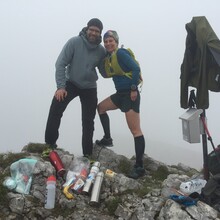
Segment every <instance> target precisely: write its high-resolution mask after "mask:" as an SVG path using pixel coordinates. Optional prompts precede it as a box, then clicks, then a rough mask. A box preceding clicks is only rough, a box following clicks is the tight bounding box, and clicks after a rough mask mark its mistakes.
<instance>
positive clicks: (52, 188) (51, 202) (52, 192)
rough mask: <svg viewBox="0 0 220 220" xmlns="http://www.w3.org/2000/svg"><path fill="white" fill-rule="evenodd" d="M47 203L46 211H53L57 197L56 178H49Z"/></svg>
mask: <svg viewBox="0 0 220 220" xmlns="http://www.w3.org/2000/svg"><path fill="white" fill-rule="evenodd" d="M46 189H47V190H46V191H47V192H46V202H45V206H44V208H45V209H53V208H54V206H55V197H56V177H55V176H53V175H52V176H49V177H48V179H47V187H46Z"/></svg>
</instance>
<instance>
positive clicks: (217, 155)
mask: <svg viewBox="0 0 220 220" xmlns="http://www.w3.org/2000/svg"><path fill="white" fill-rule="evenodd" d="M208 169H209V172H211V173H212V175H216V174H218V173H220V147H219V146H218V147H217V148H215V150H213V151H212V152H211V153H209V154H208Z"/></svg>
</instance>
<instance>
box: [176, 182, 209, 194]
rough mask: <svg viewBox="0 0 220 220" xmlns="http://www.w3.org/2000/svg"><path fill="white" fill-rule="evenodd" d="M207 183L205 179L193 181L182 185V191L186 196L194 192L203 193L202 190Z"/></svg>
mask: <svg viewBox="0 0 220 220" xmlns="http://www.w3.org/2000/svg"><path fill="white" fill-rule="evenodd" d="M206 183H207V181H206V180H204V179H192V180H190V181H188V182H183V183H181V184H180V191H181V192H183V193H185V194H191V193H193V192H197V193H201V190H202V188H203V187H204V186H205V185H206Z"/></svg>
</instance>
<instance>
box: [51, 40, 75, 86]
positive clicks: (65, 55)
mask: <svg viewBox="0 0 220 220" xmlns="http://www.w3.org/2000/svg"><path fill="white" fill-rule="evenodd" d="M74 42H75V40H74V38H71V39H70V40H68V41H67V43H66V44H65V45H64V47H63V49H62V51H61V52H60V54H59V56H58V58H57V61H56V63H55V67H56V74H55V76H56V84H57V88H58V89H60V88H65V87H66V70H67V68H68V66H69V65H70V63H71V60H72V58H73V55H74V44H75V43H74Z"/></svg>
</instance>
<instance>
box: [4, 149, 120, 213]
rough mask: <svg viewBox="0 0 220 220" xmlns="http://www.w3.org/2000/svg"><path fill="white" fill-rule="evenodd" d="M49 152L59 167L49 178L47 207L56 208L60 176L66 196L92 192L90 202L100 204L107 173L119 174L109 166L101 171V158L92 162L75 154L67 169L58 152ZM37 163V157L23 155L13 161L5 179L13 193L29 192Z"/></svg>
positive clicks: (110, 174) (111, 175)
mask: <svg viewBox="0 0 220 220" xmlns="http://www.w3.org/2000/svg"><path fill="white" fill-rule="evenodd" d="M47 153H48V154H47V156H48V159H49V160H50V162H51V164H52V165H53V166H54V168H55V170H56V176H55V175H53V174H51V175H50V176H48V178H47V181H46V185H45V186H46V194H45V206H44V207H45V208H46V209H53V208H54V207H55V200H56V199H55V198H56V180H57V178H58V179H59V180H62V181H61V182H62V192H63V193H64V195H65V196H66V198H67V199H74V194H84V195H90V196H91V198H90V205H98V204H99V196H100V191H101V186H102V182H103V178H104V175H105V176H107V177H114V176H115V175H117V174H116V173H115V172H114V171H112V170H110V169H105V171H104V172H103V171H101V170H100V162H99V161H91V160H89V159H88V158H86V157H74V159H73V160H72V161H71V164H70V166H69V168H68V170H65V168H64V165H63V163H62V160H61V158H60V155H59V154H58V151H56V150H49V151H48V152H47ZM44 154H45V152H44ZM45 155H46V154H45ZM45 155H44V157H45ZM36 162H37V159H33V158H23V159H20V160H18V161H16V162H14V163H12V164H11V166H10V173H11V176H10V177H6V178H5V180H4V182H3V185H4V186H6V187H7V188H8V189H9V190H12V191H14V192H17V193H21V194H26V195H27V194H29V193H30V188H31V184H32V176H33V170H34V167H35V164H36Z"/></svg>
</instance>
